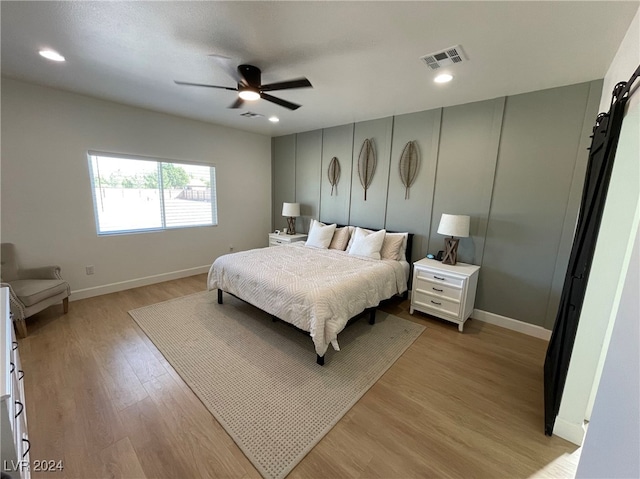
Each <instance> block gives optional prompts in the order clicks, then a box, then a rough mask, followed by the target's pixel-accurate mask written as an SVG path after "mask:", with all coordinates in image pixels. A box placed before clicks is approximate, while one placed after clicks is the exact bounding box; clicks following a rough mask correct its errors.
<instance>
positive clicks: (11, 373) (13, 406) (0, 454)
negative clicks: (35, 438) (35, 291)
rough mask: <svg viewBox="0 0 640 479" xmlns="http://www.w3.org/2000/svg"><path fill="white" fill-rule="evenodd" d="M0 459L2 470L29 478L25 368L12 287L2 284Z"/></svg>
mask: <svg viewBox="0 0 640 479" xmlns="http://www.w3.org/2000/svg"><path fill="white" fill-rule="evenodd" d="M0 316H1V318H0V319H1V324H0V328H1V334H0V336H1V338H0V340H1V341H2V343H1V344H0V355H1V356H0V368H1V370H0V379H1V384H0V395H1V400H2V402H1V403H0V460H1V461H2V462H1V464H2V466H1V467H2V472H5V473H8V474H9V476H10V477H12V478H16V479H17V478H22V479H25V478H29V477H31V476H30V472H29V448H30V444H29V439H28V435H27V409H26V404H25V400H24V371H23V370H22V366H21V364H20V354H19V352H18V342H17V341H16V338H15V334H14V330H13V321H12V319H11V313H10V310H9V291H8V289H7V288H0Z"/></svg>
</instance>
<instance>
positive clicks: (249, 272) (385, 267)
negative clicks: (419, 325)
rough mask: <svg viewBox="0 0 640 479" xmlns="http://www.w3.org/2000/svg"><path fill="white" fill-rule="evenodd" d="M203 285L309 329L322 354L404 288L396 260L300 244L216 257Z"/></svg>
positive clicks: (405, 287) (405, 285)
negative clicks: (356, 320) (355, 320)
mask: <svg viewBox="0 0 640 479" xmlns="http://www.w3.org/2000/svg"><path fill="white" fill-rule="evenodd" d="M207 284H208V288H209V290H210V291H211V290H213V289H217V288H220V289H222V290H224V291H226V292H229V293H232V294H234V295H235V296H237V297H239V298H241V299H243V300H245V301H246V302H248V303H251V304H253V305H254V306H257V307H258V308H260V309H262V310H264V311H266V312H267V313H269V314H272V315H274V316H276V317H278V318H280V319H282V320H284V321H286V322H288V323H291V324H293V325H295V326H297V327H298V328H300V329H302V330H304V331H308V332H309V333H310V335H311V337H312V338H313V343H314V344H315V349H316V352H317V353H318V354H319V355H320V356H323V355H324V353H325V352H326V351H327V348H328V347H329V344H332V345H333V347H334V348H335V349H336V350H339V347H338V342H337V336H338V333H339V332H340V331H342V329H343V328H344V327H345V325H346V323H347V321H348V320H349V319H350V318H352V317H354V316H356V315H357V314H359V313H361V312H362V311H364V310H365V309H366V308H371V307H375V306H377V305H378V304H379V303H380V301H382V300H383V299H387V298H390V297H392V296H393V295H394V294H398V293H402V292H404V291H405V290H406V289H407V284H406V277H405V271H404V268H403V266H402V264H401V263H399V262H398V261H391V260H373V259H368V258H360V257H355V256H350V255H348V254H347V253H345V252H344V251H336V250H324V249H316V248H310V247H307V246H304V245H303V244H302V243H294V244H291V245H285V246H277V247H272V248H262V249H253V250H249V251H243V252H240V253H233V254H227V255H223V256H220V257H219V258H218V259H216V260H215V261H214V263H213V265H212V266H211V269H210V270H209V278H208V281H207Z"/></svg>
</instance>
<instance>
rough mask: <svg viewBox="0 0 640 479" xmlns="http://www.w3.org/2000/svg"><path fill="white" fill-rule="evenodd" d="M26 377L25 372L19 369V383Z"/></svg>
mask: <svg viewBox="0 0 640 479" xmlns="http://www.w3.org/2000/svg"><path fill="white" fill-rule="evenodd" d="M23 377H24V371H23V370H22V369H18V381H22V378H23Z"/></svg>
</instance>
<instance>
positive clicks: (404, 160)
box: [399, 141, 420, 200]
mask: <svg viewBox="0 0 640 479" xmlns="http://www.w3.org/2000/svg"><path fill="white" fill-rule="evenodd" d="M419 167H420V156H419V152H418V145H417V144H416V142H415V141H408V142H407V144H406V145H405V146H404V148H403V149H402V154H401V155H400V164H399V169H400V180H402V184H403V185H404V199H405V200H407V199H409V188H411V185H412V184H413V182H414V181H415V180H416V177H417V176H418V168H419Z"/></svg>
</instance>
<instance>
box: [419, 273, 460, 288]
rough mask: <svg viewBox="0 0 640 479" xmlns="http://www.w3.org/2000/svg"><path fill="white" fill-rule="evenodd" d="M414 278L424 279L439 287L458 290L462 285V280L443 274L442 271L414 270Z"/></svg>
mask: <svg viewBox="0 0 640 479" xmlns="http://www.w3.org/2000/svg"><path fill="white" fill-rule="evenodd" d="M416 278H417V279H418V280H420V279H424V280H427V281H430V282H434V283H438V284H441V285H446V286H453V287H454V288H458V289H461V288H462V285H463V284H464V278H461V277H459V276H453V275H450V274H447V273H443V272H442V271H433V270H429V269H416Z"/></svg>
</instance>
